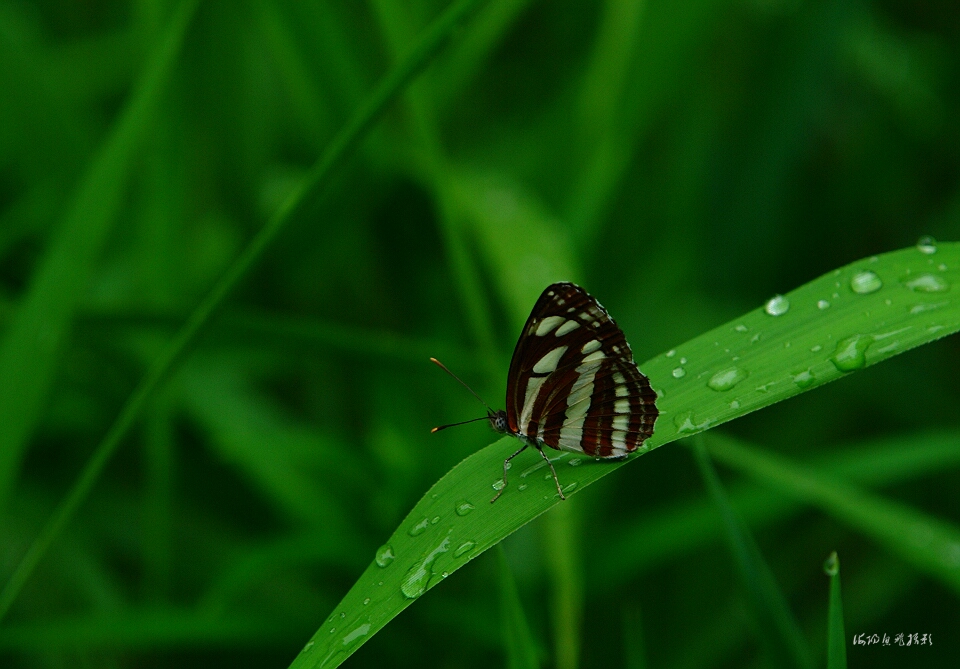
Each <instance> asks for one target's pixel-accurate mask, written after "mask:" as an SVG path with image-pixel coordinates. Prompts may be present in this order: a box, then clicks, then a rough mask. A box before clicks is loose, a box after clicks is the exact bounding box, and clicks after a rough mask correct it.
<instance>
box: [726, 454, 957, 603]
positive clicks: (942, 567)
mask: <svg viewBox="0 0 960 669" xmlns="http://www.w3.org/2000/svg"><path fill="white" fill-rule="evenodd" d="M707 449H708V450H709V452H710V455H711V456H712V457H713V458H715V459H716V460H719V461H720V462H723V463H724V464H725V465H727V466H729V467H733V468H735V469H737V470H738V471H741V472H743V473H744V474H747V475H748V476H750V477H752V478H755V479H757V480H758V481H762V482H764V483H766V484H767V485H769V486H771V487H772V488H774V489H775V490H777V491H779V492H781V493H783V494H784V495H788V496H790V497H793V498H794V499H798V500H801V501H803V502H806V503H807V504H812V505H813V506H816V507H818V508H820V509H822V510H823V511H824V512H826V513H828V514H830V515H831V516H833V517H835V518H836V519H838V520H840V521H841V522H844V523H846V524H848V525H850V526H851V527H853V528H854V529H856V530H858V531H860V532H863V533H864V534H866V535H867V536H868V537H870V538H872V539H873V540H874V541H876V542H877V543H879V544H881V545H883V546H885V547H886V548H887V549H889V550H890V551H891V552H892V553H894V554H896V555H899V556H900V557H901V558H903V559H904V560H906V561H907V562H909V563H911V564H913V565H914V566H915V567H916V568H917V569H919V570H920V571H923V572H926V573H927V574H929V575H931V576H933V577H934V578H936V579H937V580H939V581H940V582H942V583H943V584H945V585H946V586H948V587H950V588H952V589H954V590H955V591H957V592H960V527H957V526H955V525H952V524H950V523H948V522H946V521H943V520H940V519H937V518H932V517H930V516H928V515H927V514H925V513H922V512H920V511H917V510H915V509H912V508H910V507H908V506H906V505H904V504H899V503H897V502H893V501H890V500H887V499H884V498H882V497H880V496H879V495H873V494H871V493H868V492H865V491H863V490H861V489H860V488H858V487H857V486H855V485H852V484H848V483H844V482H842V481H838V480H834V479H831V478H829V477H827V476H824V475H822V474H819V473H815V472H813V471H811V470H810V469H807V468H806V467H803V466H800V465H797V464H795V463H793V462H791V461H790V460H789V459H787V458H784V457H781V456H778V455H775V454H773V453H767V452H762V451H760V450H757V449H753V448H748V447H746V446H742V445H739V444H735V443H734V442H733V441H732V440H727V441H726V442H725V443H723V444H719V443H712V440H708V441H707Z"/></svg>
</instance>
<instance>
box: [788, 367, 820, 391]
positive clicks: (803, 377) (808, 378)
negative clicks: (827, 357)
mask: <svg viewBox="0 0 960 669" xmlns="http://www.w3.org/2000/svg"><path fill="white" fill-rule="evenodd" d="M816 380H817V379H816V378H815V377H814V376H813V372H811V371H810V370H809V369H808V370H806V371H804V372H800V373H799V374H795V375H794V376H793V382H794V383H795V384H797V387H798V388H809V387H810V386H812V385H813V383H814V381H816Z"/></svg>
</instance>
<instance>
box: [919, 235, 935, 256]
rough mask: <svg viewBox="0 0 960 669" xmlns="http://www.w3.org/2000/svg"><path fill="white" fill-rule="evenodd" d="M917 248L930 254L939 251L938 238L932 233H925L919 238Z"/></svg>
mask: <svg viewBox="0 0 960 669" xmlns="http://www.w3.org/2000/svg"><path fill="white" fill-rule="evenodd" d="M917 250H918V251H920V253H925V254H927V255H928V256H929V255H933V254H934V253H936V252H937V240H936V239H934V238H933V237H931V236H930V235H924V236H923V237H921V238H920V239H918V240H917Z"/></svg>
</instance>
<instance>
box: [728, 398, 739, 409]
mask: <svg viewBox="0 0 960 669" xmlns="http://www.w3.org/2000/svg"><path fill="white" fill-rule="evenodd" d="M730 408H731V409H739V408H740V400H733V401H732V402H730Z"/></svg>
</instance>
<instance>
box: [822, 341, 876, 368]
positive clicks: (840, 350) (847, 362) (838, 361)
mask: <svg viewBox="0 0 960 669" xmlns="http://www.w3.org/2000/svg"><path fill="white" fill-rule="evenodd" d="M873 341H874V340H873V337H872V336H871V335H853V336H852V337H847V338H846V339H841V340H840V341H838V342H837V348H836V350H835V351H834V352H833V356H832V357H831V358H830V362H832V363H833V366H834V367H836V368H837V370H838V371H841V372H852V371H854V370H857V369H863V368H864V367H865V366H866V364H867V356H866V353H867V349H868V348H869V347H870V345H871V344H872V343H873Z"/></svg>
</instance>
